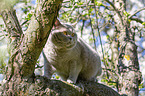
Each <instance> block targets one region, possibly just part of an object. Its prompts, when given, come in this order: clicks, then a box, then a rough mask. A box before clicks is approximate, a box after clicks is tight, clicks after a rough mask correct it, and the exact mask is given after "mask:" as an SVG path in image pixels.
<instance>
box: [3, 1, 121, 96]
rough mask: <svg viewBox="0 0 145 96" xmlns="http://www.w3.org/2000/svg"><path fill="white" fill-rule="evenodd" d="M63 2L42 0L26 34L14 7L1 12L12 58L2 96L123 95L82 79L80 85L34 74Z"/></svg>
mask: <svg viewBox="0 0 145 96" xmlns="http://www.w3.org/2000/svg"><path fill="white" fill-rule="evenodd" d="M61 3H62V0H38V6H37V9H36V13H34V14H33V16H32V18H31V22H30V24H29V27H28V29H27V31H26V34H23V32H22V29H21V26H20V25H19V22H18V20H17V17H16V14H15V11H14V10H13V9H11V10H5V11H3V12H2V13H1V15H2V17H3V20H4V23H5V25H6V28H7V32H8V35H9V38H10V40H9V41H10V42H9V54H10V59H9V64H8V70H7V74H6V83H5V84H4V85H3V88H2V91H1V95H4V96H7V95H8V96H22V95H24V96H25V95H27V96H29V95H32V96H34V95H36V96H83V95H84V96H119V94H118V93H117V92H115V91H114V90H112V89H111V88H109V87H107V86H105V85H102V84H99V83H94V82H81V83H79V84H78V86H76V85H73V84H69V83H66V82H62V81H59V80H48V79H46V78H44V77H43V76H34V70H35V64H36V61H37V59H38V57H39V55H40V53H41V51H42V48H43V47H44V45H45V43H46V40H47V38H48V36H49V33H50V31H51V28H52V25H53V23H54V21H55V19H56V17H57V15H58V11H59V9H60V5H61ZM79 86H80V87H79Z"/></svg>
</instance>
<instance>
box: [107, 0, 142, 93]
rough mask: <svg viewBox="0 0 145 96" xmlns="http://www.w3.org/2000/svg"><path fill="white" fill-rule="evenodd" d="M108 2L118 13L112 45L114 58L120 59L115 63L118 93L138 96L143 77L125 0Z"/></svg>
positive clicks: (115, 17) (115, 19) (115, 18)
mask: <svg viewBox="0 0 145 96" xmlns="http://www.w3.org/2000/svg"><path fill="white" fill-rule="evenodd" d="M106 1H107V2H108V3H109V4H110V5H111V6H112V9H113V10H114V11H115V12H116V14H115V16H114V21H115V27H116V32H117V34H115V35H114V42H115V43H112V44H113V46H114V45H115V46H114V48H113V47H112V50H113V51H114V53H113V55H114V57H116V56H117V57H118V58H117V60H115V62H114V63H115V65H116V64H118V73H119V74H118V78H119V79H118V80H117V81H118V86H117V87H118V91H119V93H120V94H126V95H128V96H138V93H139V92H138V91H139V88H138V86H139V82H140V81H141V78H142V77H141V73H140V71H139V63H138V56H137V46H136V44H135V40H134V36H135V35H134V33H133V32H132V31H131V27H130V22H129V21H128V16H127V15H126V14H125V13H126V10H125V0H114V3H112V2H110V1H109V0H106ZM118 45H119V46H118ZM116 46H118V47H116ZM118 49H119V50H118ZM116 53H117V55H116ZM116 61H118V62H116Z"/></svg>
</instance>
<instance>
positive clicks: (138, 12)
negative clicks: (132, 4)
mask: <svg viewBox="0 0 145 96" xmlns="http://www.w3.org/2000/svg"><path fill="white" fill-rule="evenodd" d="M142 10H145V7H144V8H141V9H139V10H137V11H136V12H134V13H133V14H132V15H130V16H129V17H128V18H129V19H131V18H132V17H133V16H134V15H135V14H137V13H139V12H140V11H142Z"/></svg>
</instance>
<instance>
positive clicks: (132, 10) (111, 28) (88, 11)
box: [0, 0, 145, 90]
mask: <svg viewBox="0 0 145 96" xmlns="http://www.w3.org/2000/svg"><path fill="white" fill-rule="evenodd" d="M110 1H111V2H112V3H110V2H109V0H64V2H63V4H62V8H61V10H60V11H59V18H60V20H61V21H62V22H64V23H70V24H72V25H73V26H74V27H75V29H76V32H77V33H78V35H79V36H81V37H82V38H83V39H85V40H86V42H88V43H89V44H90V45H91V46H92V47H93V48H94V49H96V50H97V51H98V52H99V53H100V55H101V59H102V67H103V69H104V70H103V75H102V77H101V79H102V80H100V81H101V82H103V83H104V84H107V85H109V86H111V87H113V88H116V89H117V90H119V89H118V86H119V85H118V83H119V82H118V81H119V80H120V77H121V75H120V74H119V72H118V65H117V64H118V58H119V55H120V54H121V53H119V52H121V49H122V45H121V43H120V41H119V39H120V35H119V34H120V33H121V31H118V29H117V27H118V26H119V25H117V23H116V22H115V17H116V14H117V13H116V10H115V9H114V6H112V5H113V3H114V2H113V1H115V0H110ZM136 2H139V3H134V1H131V0H126V2H125V11H124V12H123V15H124V16H125V18H123V19H127V21H128V24H129V25H130V30H131V31H132V32H133V33H134V34H133V35H134V38H133V39H134V41H135V43H136V44H137V46H138V56H139V57H138V59H139V62H140V64H142V65H140V66H143V62H145V59H144V58H145V53H144V52H145V48H144V47H143V45H141V44H142V43H143V42H144V40H145V33H144V31H145V19H144V18H145V16H144V15H143V14H142V13H143V12H144V11H138V10H140V9H141V8H142V7H143V5H142V4H143V3H144V1H143V0H137V1H136ZM15 4H16V3H12V5H15ZM19 4H22V3H19ZM139 4H140V5H139ZM17 6H18V5H16V6H15V7H16V9H17V8H20V9H21V11H22V12H23V13H21V12H20V14H18V15H19V21H20V22H21V25H22V27H23V30H24V31H25V30H26V29H27V28H28V25H29V20H30V18H31V17H32V14H33V12H34V8H35V6H31V5H30V0H29V2H27V1H25V0H24V2H23V6H19V7H17ZM136 6H137V7H136ZM137 11H138V12H137ZM136 12H137V13H136ZM115 48H116V49H115ZM120 56H122V58H123V59H124V60H125V61H126V62H129V61H130V60H131V56H130V55H128V54H121V55H120ZM0 57H2V58H3V59H1V62H3V61H4V59H5V58H4V56H0ZM2 64H3V65H2V66H1V67H2V70H3V68H4V66H5V65H6V64H5V63H2ZM36 67H37V68H41V67H42V66H41V65H40V64H39V62H37V66H36ZM143 75H144V74H143ZM55 78H57V79H59V77H57V76H56V77H55ZM142 85H143V84H140V86H139V87H140V88H142V87H143V86H142Z"/></svg>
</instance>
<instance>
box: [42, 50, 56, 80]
mask: <svg viewBox="0 0 145 96" xmlns="http://www.w3.org/2000/svg"><path fill="white" fill-rule="evenodd" d="M42 54H43V57H44V76H45V77H47V78H48V79H51V76H52V74H53V73H54V70H55V68H54V67H53V66H52V65H51V64H50V63H49V61H48V60H47V58H46V56H45V54H44V52H43V51H42Z"/></svg>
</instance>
